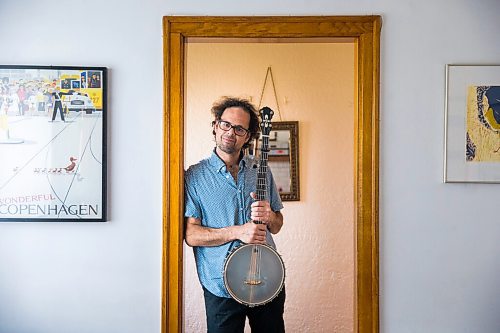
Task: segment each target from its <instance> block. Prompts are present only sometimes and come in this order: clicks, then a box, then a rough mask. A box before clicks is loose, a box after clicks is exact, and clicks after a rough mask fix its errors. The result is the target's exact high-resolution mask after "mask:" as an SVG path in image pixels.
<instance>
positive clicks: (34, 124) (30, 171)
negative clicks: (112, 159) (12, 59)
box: [0, 65, 107, 222]
mask: <svg viewBox="0 0 500 333" xmlns="http://www.w3.org/2000/svg"><path fill="white" fill-rule="evenodd" d="M106 83H107V69H106V68H104V67H68V66H24V65H23V66H14V65H0V156H1V159H0V222H3V221H32V222H36V221H60V222H77V221H95V222H103V221H106V118H107V110H106V101H107V100H106V97H107V89H106Z"/></svg>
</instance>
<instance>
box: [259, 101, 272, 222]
mask: <svg viewBox="0 0 500 333" xmlns="http://www.w3.org/2000/svg"><path fill="white" fill-rule="evenodd" d="M273 113H274V111H273V110H271V109H270V108H268V107H264V108H262V109H261V110H260V117H261V119H262V122H261V123H260V127H261V131H262V144H261V147H260V159H259V170H258V172H257V189H256V193H255V197H256V199H257V200H259V201H261V200H265V199H266V197H267V171H268V165H267V162H268V158H269V156H268V155H269V133H271V128H272V125H271V119H272V117H273ZM254 222H255V223H260V222H258V221H254Z"/></svg>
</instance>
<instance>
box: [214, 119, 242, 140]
mask: <svg viewBox="0 0 500 333" xmlns="http://www.w3.org/2000/svg"><path fill="white" fill-rule="evenodd" d="M217 124H218V125H219V128H220V129H221V130H223V131H225V132H227V131H229V130H230V129H231V128H232V129H234V134H236V135H237V136H245V135H247V134H248V132H250V131H249V130H247V129H246V128H244V127H241V126H240V125H233V124H231V123H230V122H228V121H225V120H218V121H217Z"/></svg>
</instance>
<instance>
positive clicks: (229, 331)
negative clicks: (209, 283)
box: [203, 288, 285, 333]
mask: <svg viewBox="0 0 500 333" xmlns="http://www.w3.org/2000/svg"><path fill="white" fill-rule="evenodd" d="M203 293H204V296H205V310H206V313H207V331H208V333H239V332H241V333H243V331H244V329H245V319H246V317H248V321H249V323H250V327H251V328H252V332H253V333H284V332H285V322H284V321H283V312H284V308H285V288H283V290H282V291H281V292H280V293H279V295H278V296H277V297H276V298H275V299H273V300H272V302H270V303H267V304H264V305H260V306H256V307H248V306H246V305H243V304H240V303H238V302H236V301H235V300H234V299H232V298H224V297H217V296H215V295H213V294H212V293H210V292H209V291H208V290H206V289H205V288H203Z"/></svg>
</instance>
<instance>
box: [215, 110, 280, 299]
mask: <svg viewBox="0 0 500 333" xmlns="http://www.w3.org/2000/svg"><path fill="white" fill-rule="evenodd" d="M273 113H274V112H273V110H271V109H270V108H268V107H264V108H262V109H261V110H260V117H261V119H262V122H261V124H260V127H261V131H262V147H261V154H260V161H259V170H258V173H257V190H256V199H257V200H265V198H266V194H267V159H268V156H267V155H268V153H269V133H270V132H271V119H272V117H273ZM253 222H254V223H262V222H259V221H253ZM223 276H224V284H225V286H226V289H227V291H228V292H229V294H230V295H231V297H232V298H233V299H234V300H236V301H237V302H239V303H241V304H244V305H247V306H250V307H253V306H258V305H263V304H266V303H268V302H270V301H272V300H273V299H274V298H275V297H276V296H278V294H279V293H280V291H281V289H282V288H283V285H284V283H285V265H284V264H283V260H282V259H281V257H280V255H279V254H278V252H276V250H275V249H274V248H272V247H271V246H269V245H264V244H243V245H241V246H238V247H236V248H235V249H234V250H233V251H231V252H230V254H229V255H228V256H227V258H226V261H225V263H224V272H223Z"/></svg>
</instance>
